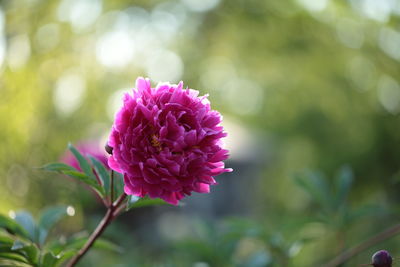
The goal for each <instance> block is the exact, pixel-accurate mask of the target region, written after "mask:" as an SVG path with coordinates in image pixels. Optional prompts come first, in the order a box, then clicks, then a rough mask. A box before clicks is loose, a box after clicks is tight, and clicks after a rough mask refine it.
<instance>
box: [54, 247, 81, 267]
mask: <svg viewBox="0 0 400 267" xmlns="http://www.w3.org/2000/svg"><path fill="white" fill-rule="evenodd" d="M77 252H78V251H77V250H64V251H62V252H61V253H60V254H59V255H57V257H58V260H57V263H56V265H55V266H60V265H61V264H62V263H63V262H65V261H67V260H69V259H71V258H72V257H73V256H75V254H76V253H77Z"/></svg>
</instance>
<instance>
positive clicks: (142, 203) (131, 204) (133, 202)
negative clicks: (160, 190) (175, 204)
mask: <svg viewBox="0 0 400 267" xmlns="http://www.w3.org/2000/svg"><path fill="white" fill-rule="evenodd" d="M156 205H171V204H169V203H168V202H165V201H164V200H162V199H160V198H149V197H143V198H139V197H136V196H128V200H127V205H126V210H130V209H132V208H141V207H147V206H156Z"/></svg>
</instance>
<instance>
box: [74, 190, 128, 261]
mask: <svg viewBox="0 0 400 267" xmlns="http://www.w3.org/2000/svg"><path fill="white" fill-rule="evenodd" d="M125 198H126V194H125V193H123V194H122V195H121V196H120V197H119V198H118V199H117V200H116V201H115V202H114V203H112V204H111V205H110V206H109V207H108V209H107V212H106V214H105V215H104V217H103V219H102V220H101V222H100V223H99V225H98V226H97V227H96V229H95V230H94V231H93V233H92V234H91V235H90V237H89V239H88V240H87V242H86V243H85V245H84V246H83V247H82V248H81V249H80V250H79V251H78V253H77V254H76V255H75V256H74V257H73V258H72V259H71V260H70V261H69V262H68V264H67V267H73V266H75V265H76V264H77V263H78V261H79V260H80V259H81V258H82V257H83V256H84V255H85V254H86V253H87V252H88V251H89V249H90V248H91V247H92V246H93V244H94V242H95V241H96V239H97V238H99V236H100V235H101V234H102V233H103V232H104V230H105V229H106V228H107V226H108V225H109V224H110V223H111V222H112V220H113V219H114V218H115V217H116V215H118V214H115V213H114V211H115V210H116V209H118V207H119V206H120V205H121V204H122V203H123V201H124V199H125Z"/></svg>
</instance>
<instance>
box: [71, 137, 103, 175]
mask: <svg viewBox="0 0 400 267" xmlns="http://www.w3.org/2000/svg"><path fill="white" fill-rule="evenodd" d="M68 149H69V150H70V151H71V152H72V154H73V155H74V156H75V158H76V160H77V161H78V163H79V166H80V167H81V169H82V170H83V172H84V173H85V174H86V175H87V176H88V177H89V178H90V179H92V180H94V181H96V177H95V175H94V174H93V172H92V167H91V166H90V164H89V162H87V160H86V159H85V157H84V156H82V154H81V153H80V152H79V151H78V149H76V148H75V147H74V146H73V145H72V144H68Z"/></svg>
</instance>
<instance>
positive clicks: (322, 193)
mask: <svg viewBox="0 0 400 267" xmlns="http://www.w3.org/2000/svg"><path fill="white" fill-rule="evenodd" d="M295 181H296V182H297V184H298V185H299V186H300V187H302V188H303V189H304V190H305V191H306V192H307V193H308V194H310V196H311V197H312V198H313V200H314V201H315V202H317V203H318V204H319V205H320V206H321V207H322V208H324V209H326V210H329V211H330V210H331V209H332V204H333V203H332V196H331V193H330V191H329V187H328V184H327V183H326V178H325V177H323V176H322V175H321V174H319V173H316V172H309V173H308V174H307V175H304V176H296V177H295Z"/></svg>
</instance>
